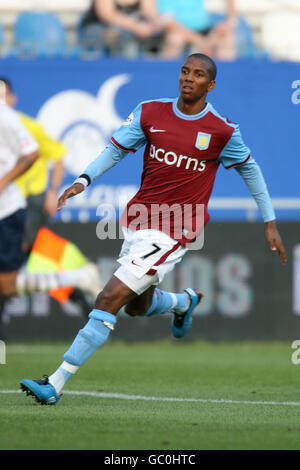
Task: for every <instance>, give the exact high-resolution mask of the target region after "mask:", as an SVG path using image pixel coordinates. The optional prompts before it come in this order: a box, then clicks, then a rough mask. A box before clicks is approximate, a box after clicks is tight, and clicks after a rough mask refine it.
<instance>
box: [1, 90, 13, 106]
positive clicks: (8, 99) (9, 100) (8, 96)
mask: <svg viewBox="0 0 300 470" xmlns="http://www.w3.org/2000/svg"><path fill="white" fill-rule="evenodd" d="M1 94H3V97H2V99H4V101H5V103H6V104H7V105H8V106H10V107H11V108H13V107H14V106H15V104H16V101H17V97H16V95H15V94H14V93H12V92H11V90H10V89H9V88H8V87H7V86H6V85H3V88H2V89H1Z"/></svg>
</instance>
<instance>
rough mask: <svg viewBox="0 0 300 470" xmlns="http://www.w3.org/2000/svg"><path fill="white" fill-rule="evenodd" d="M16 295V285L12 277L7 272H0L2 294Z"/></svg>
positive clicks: (3, 295)
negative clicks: (11, 280) (11, 279)
mask: <svg viewBox="0 0 300 470" xmlns="http://www.w3.org/2000/svg"><path fill="white" fill-rule="evenodd" d="M13 295H15V285H14V284H13V283H12V282H10V278H9V277H8V276H7V275H5V274H0V296H1V297H11V296H13Z"/></svg>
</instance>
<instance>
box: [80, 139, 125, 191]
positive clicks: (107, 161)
mask: <svg viewBox="0 0 300 470" xmlns="http://www.w3.org/2000/svg"><path fill="white" fill-rule="evenodd" d="M127 153H128V152H125V151H123V150H121V149H119V148H117V147H115V145H113V144H111V143H109V144H108V145H107V147H106V148H105V149H104V150H103V152H101V153H100V155H99V156H98V157H97V158H96V159H95V160H94V161H93V162H92V163H90V164H89V166H88V167H87V168H86V169H85V171H84V172H83V173H84V174H85V175H87V176H88V177H89V178H90V180H91V182H92V181H94V180H95V179H96V178H98V177H99V176H101V175H103V173H105V172H106V171H107V170H109V169H110V168H112V167H113V166H115V165H116V163H118V162H119V161H120V160H122V158H124V157H125V155H127Z"/></svg>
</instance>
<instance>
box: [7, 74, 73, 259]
mask: <svg viewBox="0 0 300 470" xmlns="http://www.w3.org/2000/svg"><path fill="white" fill-rule="evenodd" d="M0 81H2V82H3V83H5V86H6V104H7V105H8V106H10V107H11V108H14V107H15V106H16V103H17V95H16V94H15V93H14V92H13V89H12V84H11V82H10V81H9V80H8V78H6V77H5V78H4V77H0ZM18 114H19V117H20V120H21V122H22V124H23V125H24V126H25V127H26V129H27V130H28V132H29V133H30V134H31V135H32V137H33V138H34V139H35V140H36V142H37V143H38V145H39V154H40V157H39V158H38V159H37V161H36V162H34V164H33V165H32V166H31V167H30V169H29V170H27V171H26V172H25V173H24V174H23V175H21V176H20V177H19V178H17V179H16V181H15V182H16V184H17V185H18V186H19V188H20V189H21V191H22V194H23V196H24V197H25V198H26V199H27V213H26V222H25V230H24V237H23V249H24V251H25V252H26V253H27V254H29V253H30V251H31V248H32V246H33V243H34V240H35V238H36V236H37V233H38V231H39V229H40V227H42V226H44V225H48V224H49V219H50V218H52V217H53V216H54V215H55V213H56V205H57V191H58V189H59V188H60V186H61V184H62V181H63V176H64V167H63V157H64V155H65V154H66V152H67V148H66V147H65V146H64V145H63V144H62V143H61V142H58V141H57V140H54V139H52V138H51V137H50V136H49V135H48V134H47V133H46V132H45V130H44V128H43V127H42V125H41V124H40V123H39V122H38V121H37V120H36V119H33V118H32V117H31V116H28V115H26V114H24V113H22V112H20V111H18ZM51 164H53V168H52V171H50V168H49V167H50V165H51Z"/></svg>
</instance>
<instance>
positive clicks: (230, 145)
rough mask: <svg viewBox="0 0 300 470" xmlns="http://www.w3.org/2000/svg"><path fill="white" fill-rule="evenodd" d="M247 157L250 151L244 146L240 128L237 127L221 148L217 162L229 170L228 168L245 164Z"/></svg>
mask: <svg viewBox="0 0 300 470" xmlns="http://www.w3.org/2000/svg"><path fill="white" fill-rule="evenodd" d="M249 155H250V149H249V148H248V147H247V146H246V145H245V144H244V141H243V138H242V135H241V132H240V128H239V126H238V125H237V126H236V127H235V129H234V131H233V134H232V136H231V138H230V139H229V141H228V142H227V144H226V145H225V147H224V148H223V150H222V152H221V154H220V156H219V158H218V161H220V162H221V163H222V165H223V166H224V167H225V168H226V169H227V170H229V169H230V168H233V167H235V166H237V165H242V164H243V163H245V162H246V160H247V158H248V157H249Z"/></svg>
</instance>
